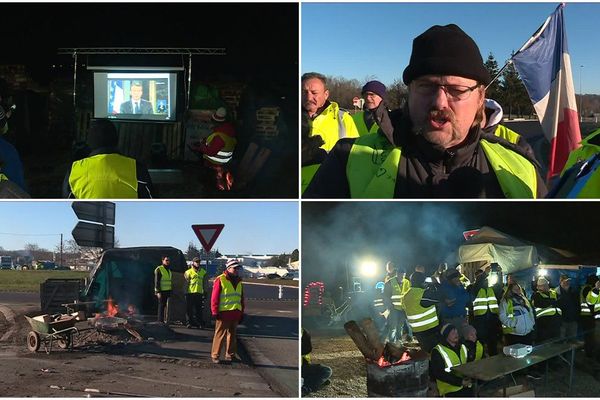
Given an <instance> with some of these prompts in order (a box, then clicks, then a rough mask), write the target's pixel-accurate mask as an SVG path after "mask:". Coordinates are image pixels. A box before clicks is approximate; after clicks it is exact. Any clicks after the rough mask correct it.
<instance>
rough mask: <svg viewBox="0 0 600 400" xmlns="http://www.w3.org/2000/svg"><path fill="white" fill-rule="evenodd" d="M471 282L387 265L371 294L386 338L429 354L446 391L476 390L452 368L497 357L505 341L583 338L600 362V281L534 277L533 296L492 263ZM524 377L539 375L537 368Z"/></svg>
mask: <svg viewBox="0 0 600 400" xmlns="http://www.w3.org/2000/svg"><path fill="white" fill-rule="evenodd" d="M472 272H473V276H474V281H473V282H471V281H470V280H469V279H468V278H467V276H465V275H464V274H463V273H462V272H461V268H460V266H459V267H458V268H450V269H448V267H447V265H446V264H441V265H440V267H439V268H438V269H437V270H436V271H435V272H434V274H432V275H431V276H429V277H428V276H426V274H425V273H424V268H423V267H422V266H417V267H415V268H414V272H412V274H410V277H409V278H407V274H406V271H405V270H404V269H402V268H398V267H396V266H395V265H394V264H393V263H391V262H388V263H387V265H386V276H385V278H384V282H385V285H384V288H383V290H380V291H378V295H376V296H375V298H374V299H373V304H372V316H373V317H374V318H375V319H380V320H383V319H384V316H386V317H385V319H384V320H383V323H380V324H379V327H380V328H381V329H380V332H381V337H382V340H383V341H388V342H412V341H413V340H416V341H417V342H418V344H419V346H420V347H421V349H422V350H424V351H426V352H427V353H429V354H430V357H431V361H430V376H431V378H432V380H434V381H435V382H436V387H437V390H438V392H439V394H440V395H442V396H457V397H468V396H472V395H474V393H473V392H472V382H471V380H470V379H467V378H463V377H461V376H460V375H459V374H457V373H456V372H453V371H452V370H451V368H452V367H454V366H458V365H461V364H465V363H468V362H472V361H475V360H479V359H481V358H483V357H490V356H494V355H496V354H498V352H499V349H500V348H501V347H502V346H510V345H513V344H524V345H536V346H537V345H543V344H546V343H553V342H558V341H571V342H573V343H577V342H578V339H579V337H580V336H579V335H582V336H583V339H584V349H585V355H586V357H588V358H590V359H594V360H598V359H599V354H598V352H597V350H600V349H597V343H596V341H597V338H596V336H595V330H596V322H595V321H596V318H595V316H597V315H598V313H599V312H600V300H599V299H600V280H599V279H598V277H597V276H596V275H595V274H594V275H590V276H588V277H587V280H586V283H585V285H583V286H582V287H581V288H580V289H579V291H577V290H576V288H575V287H574V286H573V285H572V283H571V278H569V276H568V275H561V276H560V279H559V282H558V286H556V287H555V288H551V287H550V282H549V281H548V279H547V278H546V277H544V276H539V277H537V280H535V281H534V282H532V284H531V286H532V287H531V289H532V292H533V294H532V295H531V297H529V298H528V297H527V295H526V290H525V289H526V288H525V287H524V285H522V283H519V282H517V281H516V280H515V277H514V275H513V274H508V275H507V276H506V279H504V277H503V273H502V267H501V266H500V265H498V264H496V263H487V264H486V265H484V266H483V267H481V268H479V269H477V270H475V271H472ZM527 374H528V375H529V376H530V377H532V378H534V379H536V378H539V377H540V376H539V373H538V372H537V371H536V369H535V368H530V369H529V370H527Z"/></svg>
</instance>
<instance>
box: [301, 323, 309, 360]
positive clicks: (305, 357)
mask: <svg viewBox="0 0 600 400" xmlns="http://www.w3.org/2000/svg"><path fill="white" fill-rule="evenodd" d="M303 335H304V329H302V330H301V331H300V339H301V340H302V336H303ZM302 359H303V360H304V361H306V363H307V364H310V353H308V354H302Z"/></svg>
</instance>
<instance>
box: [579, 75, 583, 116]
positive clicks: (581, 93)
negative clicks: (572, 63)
mask: <svg viewBox="0 0 600 400" xmlns="http://www.w3.org/2000/svg"><path fill="white" fill-rule="evenodd" d="M581 71H583V65H580V66H579V122H583V108H582V107H583V91H582V90H581Z"/></svg>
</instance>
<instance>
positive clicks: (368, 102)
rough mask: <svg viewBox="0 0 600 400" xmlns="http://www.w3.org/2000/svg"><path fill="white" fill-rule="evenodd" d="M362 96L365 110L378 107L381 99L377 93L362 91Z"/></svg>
mask: <svg viewBox="0 0 600 400" xmlns="http://www.w3.org/2000/svg"><path fill="white" fill-rule="evenodd" d="M363 96H364V97H365V108H366V109H367V110H373V109H375V108H377V107H379V104H380V103H381V101H382V100H383V99H382V98H381V97H380V96H379V95H378V94H376V93H373V92H368V91H367V92H365V93H363Z"/></svg>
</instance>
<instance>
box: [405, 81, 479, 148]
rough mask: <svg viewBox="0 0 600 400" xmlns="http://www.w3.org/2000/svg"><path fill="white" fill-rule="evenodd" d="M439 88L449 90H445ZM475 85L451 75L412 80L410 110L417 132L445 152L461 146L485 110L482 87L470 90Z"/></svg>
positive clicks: (409, 96) (409, 97) (475, 83)
mask: <svg viewBox="0 0 600 400" xmlns="http://www.w3.org/2000/svg"><path fill="white" fill-rule="evenodd" d="M438 85H446V86H447V87H449V88H448V89H446V90H444V89H442V88H441V87H439V86H438ZM476 85H477V81H475V80H473V79H468V78H462V77H459V76H452V75H448V76H435V75H425V76H422V77H419V78H418V79H415V80H414V81H412V82H411V83H410V85H409V86H408V90H409V92H408V93H409V95H408V107H409V110H410V119H411V120H412V123H413V129H414V131H415V133H417V134H421V135H423V137H424V138H425V139H426V140H427V141H428V142H430V143H432V144H437V145H440V146H442V147H443V148H445V149H447V148H450V147H452V146H456V145H457V144H459V143H461V142H462V141H463V140H464V139H465V138H466V137H467V134H468V133H469V130H470V129H471V127H472V126H473V125H475V124H476V123H479V120H476V119H475V117H476V116H478V114H479V115H480V113H481V110H482V109H483V100H484V98H485V92H484V90H482V89H480V87H479V86H478V87H477V88H475V89H474V90H470V89H469V88H472V87H473V86H476ZM448 92H450V93H448ZM460 93H462V94H460ZM457 96H459V97H460V98H458V97H457Z"/></svg>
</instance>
